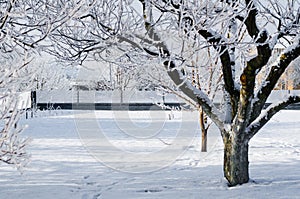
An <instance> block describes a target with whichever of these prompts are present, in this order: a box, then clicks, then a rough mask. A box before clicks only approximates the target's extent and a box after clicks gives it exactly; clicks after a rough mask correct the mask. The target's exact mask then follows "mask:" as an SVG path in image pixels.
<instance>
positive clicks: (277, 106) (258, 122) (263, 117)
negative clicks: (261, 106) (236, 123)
mask: <svg viewBox="0 0 300 199" xmlns="http://www.w3.org/2000/svg"><path fill="white" fill-rule="evenodd" d="M299 102H300V96H289V97H288V98H287V99H286V100H284V101H282V102H279V103H274V104H271V105H270V106H269V107H268V108H267V109H266V110H265V111H263V112H261V114H260V115H259V117H257V118H256V119H255V120H254V121H253V122H252V123H251V124H250V125H249V126H248V127H247V129H246V134H247V136H248V138H249V140H250V139H251V138H252V137H253V136H254V135H255V134H256V133H257V132H258V131H259V130H260V129H261V128H262V127H263V126H264V125H265V124H266V123H267V122H268V121H269V120H270V119H271V118H272V117H273V116H274V115H275V114H276V113H277V112H278V111H280V110H282V109H284V108H285V107H287V106H288V105H291V104H294V103H299Z"/></svg>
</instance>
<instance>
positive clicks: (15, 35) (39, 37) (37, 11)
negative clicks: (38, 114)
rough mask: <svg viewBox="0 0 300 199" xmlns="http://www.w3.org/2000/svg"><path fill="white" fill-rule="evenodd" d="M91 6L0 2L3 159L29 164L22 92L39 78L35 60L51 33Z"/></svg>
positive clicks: (41, 1) (42, 0) (23, 0)
mask: <svg viewBox="0 0 300 199" xmlns="http://www.w3.org/2000/svg"><path fill="white" fill-rule="evenodd" d="M91 3H92V2H91ZM88 6H89V5H88V4H82V3H81V2H80V1H67V2H63V1H59V0H57V1H56V0H53V1H46V0H38V1H35V0H33V1H29V0H3V1H1V2H0V71H1V77H0V121H1V125H0V127H1V128H0V149H1V150H0V162H4V163H7V164H13V165H16V166H17V167H18V168H21V167H22V166H23V165H24V164H26V162H27V160H28V157H29V155H28V154H27V152H26V150H25V147H26V145H27V143H28V140H27V139H24V138H22V137H20V135H19V134H20V132H21V131H22V130H23V127H21V126H19V125H18V121H19V119H20V115H21V114H22V112H24V110H25V109H26V108H27V107H28V106H27V105H25V104H24V103H26V100H24V99H22V95H20V93H22V92H25V91H30V90H31V89H32V88H33V87H34V86H35V85H34V80H35V79H38V78H39V77H38V75H39V73H38V72H37V71H40V70H38V67H39V66H38V65H35V64H33V62H32V60H33V59H34V57H35V55H38V54H39V53H40V52H42V51H43V49H44V48H45V47H47V46H48V45H49V44H50V43H49V42H47V36H48V35H49V34H51V32H53V31H54V30H56V29H57V28H58V27H60V26H62V25H63V24H64V23H65V22H66V21H68V20H69V19H70V18H71V17H72V16H73V15H74V14H76V13H78V12H82V10H86V7H88Z"/></svg>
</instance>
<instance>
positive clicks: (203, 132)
mask: <svg viewBox="0 0 300 199" xmlns="http://www.w3.org/2000/svg"><path fill="white" fill-rule="evenodd" d="M199 122H200V129H201V135H202V136H201V139H202V140H201V152H207V129H206V127H205V117H204V112H203V110H202V109H201V108H200V109H199Z"/></svg>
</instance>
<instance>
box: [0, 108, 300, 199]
mask: <svg viewBox="0 0 300 199" xmlns="http://www.w3.org/2000/svg"><path fill="white" fill-rule="evenodd" d="M85 114H86V113H82V112H72V111H56V112H53V111H52V112H51V113H50V112H40V113H38V114H37V117H34V118H32V119H28V120H25V119H24V120H22V122H23V123H25V124H28V128H27V129H26V130H25V131H24V133H23V135H24V136H29V137H31V138H32V139H33V140H32V142H31V145H30V147H29V151H30V153H31V154H32V157H31V162H30V164H29V165H28V166H27V167H26V168H25V169H24V171H23V174H22V175H21V174H20V173H19V172H17V171H16V170H15V169H14V168H12V167H11V166H9V165H4V164H2V165H1V169H0V176H1V178H0V198H1V199H19V198H21V199H44V198H45V199H53V198H55V199H67V198H72V199H97V198H299V194H300V169H299V168H300V134H299V132H300V124H299V122H300V111H292V110H286V111H282V112H280V113H279V114H278V115H277V116H275V117H274V118H273V119H272V120H271V122H270V123H269V124H268V125H267V126H266V127H264V128H263V129H262V130H261V132H259V134H258V135H256V136H255V137H254V138H253V140H252V141H251V142H250V176H251V179H252V181H251V182H250V183H248V184H245V185H242V186H236V187H232V188H229V187H227V186H226V181H225V180H224V179H223V177H222V176H223V173H222V155H223V154H222V152H223V150H222V142H221V139H220V138H219V136H218V132H217V130H216V129H215V128H214V127H213V128H212V129H211V132H210V137H209V138H208V142H209V152H208V153H201V152H200V150H199V147H200V137H199V135H198V134H196V136H192V137H189V138H188V137H187V136H182V137H180V136H179V138H180V139H182V140H186V139H187V138H188V140H189V142H186V143H188V145H186V146H185V145H184V147H182V151H184V154H182V153H179V154H178V155H177V156H176V158H175V159H174V160H172V159H170V161H169V162H168V161H167V162H168V163H169V164H170V165H169V166H166V167H165V168H161V166H162V165H158V166H157V167H156V168H155V169H156V170H155V171H151V169H149V170H148V172H146V170H144V172H140V173H135V172H134V168H135V166H137V167H136V168H138V165H136V164H137V162H138V161H136V160H135V161H133V159H130V158H129V159H124V158H122V157H121V156H115V157H120V159H119V160H118V165H116V164H112V162H113V161H111V162H109V155H110V154H112V153H110V151H109V150H108V153H107V154H104V155H103V154H102V155H103V156H104V157H105V158H104V161H102V162H100V161H99V158H98V157H97V153H96V154H95V153H94V151H93V150H92V151H91V150H90V151H89V152H88V150H89V148H88V146H87V145H85V144H86V143H85V142H84V141H83V140H80V139H79V136H82V132H79V134H78V132H77V131H78V130H79V131H80V128H81V127H80V125H78V118H85V117H86V116H87V115H85ZM126 114H127V113H126ZM126 114H125V113H124V112H108V111H97V112H96V114H95V115H96V118H97V122H98V124H99V126H101V128H102V131H103V132H104V133H103V134H105V136H107V139H108V140H109V141H110V143H112V145H111V146H110V147H112V146H115V147H116V148H118V149H120V151H127V152H128V153H129V154H130V153H133V154H135V153H139V152H142V154H143V153H146V154H147V153H148V154H149V156H150V155H151V154H153V153H158V155H161V154H160V153H159V152H161V151H165V149H166V148H167V147H168V146H171V145H172V143H173V141H174V140H176V139H177V138H176V136H178V135H179V133H178V132H177V133H174V131H176V129H178V128H179V129H180V128H181V127H184V130H185V131H184V132H192V133H191V134H190V135H194V134H195V126H194V122H196V121H197V120H194V121H193V119H192V118H196V113H188V116H186V115H185V116H182V115H180V114H179V113H174V114H173V115H170V112H163V111H158V112H155V113H154V116H153V115H152V116H153V117H152V119H149V118H150V116H149V115H150V114H153V112H151V113H149V112H147V111H145V112H129V116H128V115H126ZM173 116H174V118H173ZM183 117H185V119H184V120H183V121H184V122H182V120H181V119H182V118H183ZM116 118H117V119H116ZM126 118H130V119H126ZM169 118H173V119H172V120H169ZM161 121H163V122H161ZM87 124H88V123H87ZM132 124H134V125H132ZM152 124H158V125H161V126H162V127H161V129H159V128H157V126H156V125H154V126H152ZM186 124H187V125H186ZM76 125H77V126H76ZM87 126H88V125H87ZM174 126H175V127H176V128H174ZM135 127H136V128H137V129H139V131H135V130H134V129H135ZM156 128H157V129H156ZM118 129H119V131H118ZM120 129H121V130H120ZM141 129H144V130H145V131H142V130H141ZM147 129H155V131H154V132H148V131H147ZM142 132H144V133H146V136H143V134H142ZM151 133H152V135H151ZM153 133H157V134H153ZM190 135H189V136H190ZM132 137H135V138H137V140H133V139H132ZM174 137H175V138H174ZM180 139H179V141H182V140H180ZM186 143H185V144H186ZM84 145H85V146H86V147H85V146H84ZM103 146H104V145H103ZM105 146H106V145H105ZM179 146H180V145H179ZM101 147H102V145H101ZM180 147H181V146H180ZM106 149H108V148H105V150H106ZM110 149H111V148H110ZM176 149H179V148H176ZM179 151H180V150H179ZM176 152H178V151H176ZM166 154H168V153H166ZM113 155H114V154H112V160H113V159H114V158H115V157H113ZM124 157H126V156H124ZM166 159H168V157H166ZM114 161H116V160H115V159H114ZM133 162H134V164H133ZM114 163H115V162H114ZM145 165H146V164H145ZM122 166H123V167H122ZM152 166H153V165H152ZM123 168H126V169H123ZM128 168H129V169H130V170H128ZM143 168H146V169H148V168H147V167H143Z"/></svg>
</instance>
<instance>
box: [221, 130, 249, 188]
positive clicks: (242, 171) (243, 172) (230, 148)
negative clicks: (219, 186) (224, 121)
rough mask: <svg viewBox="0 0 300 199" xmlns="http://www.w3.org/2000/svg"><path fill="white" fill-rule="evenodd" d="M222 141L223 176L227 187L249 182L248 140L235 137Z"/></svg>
mask: <svg viewBox="0 0 300 199" xmlns="http://www.w3.org/2000/svg"><path fill="white" fill-rule="evenodd" d="M232 134H234V133H232ZM232 134H231V135H232ZM223 139H224V176H225V178H226V179H227V180H228V183H229V186H235V185H238V184H244V183H247V182H248V181H249V161H248V148H249V147H248V140H245V139H242V138H237V137H236V136H235V135H233V136H228V137H225V138H223Z"/></svg>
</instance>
